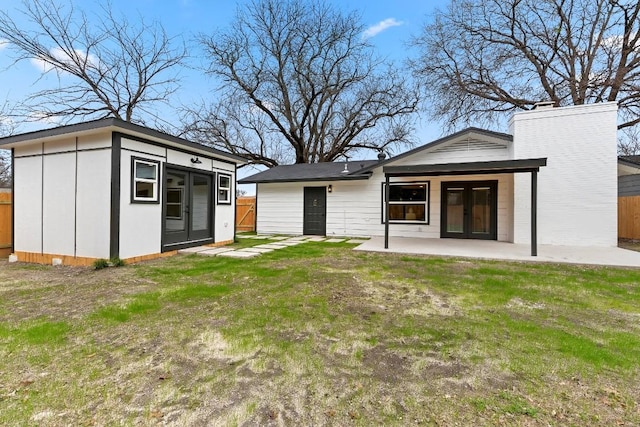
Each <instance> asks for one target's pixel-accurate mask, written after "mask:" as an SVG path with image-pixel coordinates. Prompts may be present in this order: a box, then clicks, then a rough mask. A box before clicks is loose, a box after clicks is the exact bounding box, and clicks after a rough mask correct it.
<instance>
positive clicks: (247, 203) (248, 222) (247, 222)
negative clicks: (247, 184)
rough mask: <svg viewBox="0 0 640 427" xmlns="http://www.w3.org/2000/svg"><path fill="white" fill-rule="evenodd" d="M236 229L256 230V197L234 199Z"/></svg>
mask: <svg viewBox="0 0 640 427" xmlns="http://www.w3.org/2000/svg"><path fill="white" fill-rule="evenodd" d="M236 231H256V198H255V196H252V197H238V198H237V199H236Z"/></svg>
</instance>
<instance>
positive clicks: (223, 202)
mask: <svg viewBox="0 0 640 427" xmlns="http://www.w3.org/2000/svg"><path fill="white" fill-rule="evenodd" d="M222 177H224V178H228V179H229V186H228V187H223V186H222V185H221V183H220V179H221V178H222ZM217 184H218V188H217V191H216V200H217V201H218V204H219V205H230V204H231V188H232V186H233V184H232V183H231V175H227V174H224V173H219V174H218V179H217ZM220 191H226V192H227V200H221V199H220Z"/></svg>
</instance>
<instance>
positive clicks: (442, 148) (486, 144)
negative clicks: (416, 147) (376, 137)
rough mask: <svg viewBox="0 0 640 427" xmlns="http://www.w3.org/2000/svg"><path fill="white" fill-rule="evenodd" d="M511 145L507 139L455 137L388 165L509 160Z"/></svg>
mask: <svg viewBox="0 0 640 427" xmlns="http://www.w3.org/2000/svg"><path fill="white" fill-rule="evenodd" d="M509 145H510V143H507V141H500V142H495V141H488V140H484V139H474V140H471V141H467V140H466V139H455V140H452V141H449V142H446V143H443V144H440V145H438V146H436V147H434V148H432V149H429V148H427V149H424V150H420V151H419V152H417V153H415V154H413V155H411V156H407V157H404V158H402V159H399V160H398V161H394V162H390V163H388V165H393V166H401V165H419V164H426V165H433V164H438V163H463V162H482V161H493V160H507V159H508V158H509Z"/></svg>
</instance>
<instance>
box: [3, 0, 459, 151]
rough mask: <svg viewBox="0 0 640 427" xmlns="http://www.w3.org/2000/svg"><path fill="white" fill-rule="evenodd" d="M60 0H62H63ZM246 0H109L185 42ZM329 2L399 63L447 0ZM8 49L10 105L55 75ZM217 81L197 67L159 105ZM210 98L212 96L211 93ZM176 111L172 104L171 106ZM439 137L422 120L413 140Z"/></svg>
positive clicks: (203, 91)
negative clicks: (353, 16)
mask: <svg viewBox="0 0 640 427" xmlns="http://www.w3.org/2000/svg"><path fill="white" fill-rule="evenodd" d="M62 1H64V0H62ZM73 3H74V5H75V6H76V7H78V8H81V9H83V10H85V12H87V13H88V14H89V16H90V15H91V14H92V13H93V12H96V11H99V10H100V7H101V6H100V5H101V4H102V3H103V2H102V1H97V0H96V1H89V0H84V1H80V0H74V2H73ZM247 3H249V2H248V1H244V0H239V1H238V2H236V1H232V0H213V1H211V0H112V5H113V9H114V10H115V11H117V12H121V13H124V14H126V15H128V16H131V17H135V16H138V15H142V16H143V17H144V18H145V20H146V21H159V22H160V23H162V25H163V26H164V28H165V30H166V31H167V33H168V34H169V35H171V36H180V37H183V38H184V39H185V40H187V41H190V40H192V39H193V37H194V36H195V35H196V34H201V33H205V34H210V33H212V32H213V31H214V30H216V29H219V28H224V27H225V26H227V25H228V24H229V23H230V22H231V20H232V19H233V16H234V15H235V12H236V8H237V7H243V5H246V4H247ZM329 3H331V4H333V5H335V6H336V7H338V8H340V9H342V10H344V11H353V10H355V11H357V12H358V13H359V14H360V15H361V17H362V23H363V24H364V25H365V26H366V27H367V31H366V35H367V36H368V37H369V40H370V42H371V43H372V44H373V45H374V46H375V48H376V50H377V52H378V54H379V55H381V56H383V57H385V58H388V60H390V61H394V60H395V61H401V60H403V59H404V58H405V57H406V56H408V55H409V54H410V52H409V48H408V47H407V41H408V40H409V39H410V37H411V36H412V35H415V34H417V33H418V32H419V31H420V29H421V27H422V25H423V24H424V23H425V22H427V21H428V20H429V19H430V17H431V15H432V14H433V12H434V10H435V8H445V7H446V5H447V3H448V1H447V0H433V1H424V0H395V1H394V0H386V1H383V0H369V1H362V0H360V1H355V0H329ZM17 6H19V2H18V1H17V0H0V8H1V9H2V10H5V11H8V12H9V13H10V14H11V15H12V16H13V17H14V19H19V17H20V15H19V14H18V13H16V11H15V8H16V7H17ZM10 55H11V53H10V50H9V49H8V48H7V46H6V45H2V43H1V41H0V105H2V104H3V103H4V102H5V100H8V101H9V102H10V103H13V102H17V101H19V100H20V99H21V98H22V97H24V96H25V95H27V94H29V93H31V92H33V91H34V88H36V87H38V85H46V84H48V82H50V80H49V81H48V80H47V79H55V75H54V74H50V75H47V76H46V77H45V79H44V80H40V81H38V78H39V77H41V70H39V69H38V68H36V67H35V66H34V65H33V64H32V63H30V62H29V61H23V62H22V63H20V64H18V65H17V66H16V65H12V64H11V59H10ZM216 85H217V83H216V82H214V81H212V80H210V79H209V78H207V77H206V76H203V75H202V72H200V71H185V72H183V73H182V86H181V89H180V91H179V92H178V96H177V98H176V99H175V100H174V101H173V103H174V105H172V106H170V107H169V108H162V111H165V113H164V115H166V116H167V117H166V120H167V121H169V122H171V121H173V122H177V121H178V119H177V118H175V119H173V118H172V117H170V116H171V114H172V108H173V107H179V106H180V104H189V103H190V102H192V101H195V100H199V99H201V98H202V97H207V96H209V93H211V94H212V93H213V90H214V88H215V87H216ZM211 96H213V95H211ZM176 109H177V108H176ZM422 116H424V115H422ZM53 125H54V124H51V123H38V124H36V125H31V126H29V128H28V129H25V128H24V127H22V128H20V129H19V131H25V130H32V129H33V126H35V127H38V128H44V127H51V126H53ZM441 135H442V132H441V129H440V127H439V126H438V125H437V124H433V123H429V122H428V121H427V120H426V119H424V118H422V119H420V120H419V121H418V123H417V132H416V135H415V139H416V140H417V141H418V143H419V144H424V143H426V142H429V141H431V140H433V139H436V138H438V137H439V136H441Z"/></svg>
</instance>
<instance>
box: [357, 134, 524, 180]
mask: <svg viewBox="0 0 640 427" xmlns="http://www.w3.org/2000/svg"><path fill="white" fill-rule="evenodd" d="M467 133H478V134H481V135H486V136H490V137H493V138H498V139H502V140H504V141H506V142H511V141H513V135H509V134H508V133H502V132H495V131H492V130H487V129H481V128H476V127H470V128H466V129H463V130H461V131H458V132H456V133H452V134H451V135H447V136H444V137H442V138H440V139H436V140H435V141H431V142H429V143H427V144H424V145H421V146H419V147H416V148H414V149H413V150H409V151H407V152H405V153H401V154H398V155H397V156H395V157H391V158H389V159H387V160H383V161H382V162H380V163H378V164H376V165H372V166H369V167H367V168H364V169H361V171H362V172H367V171H370V170H372V169H375V168H377V167H378V166H382V165H385V164H387V163H390V162H395V161H396V160H400V159H403V158H405V157H407V156H411V155H413V154H416V153H418V152H420V151H422V150H427V149H432V148H434V147H437V146H438V145H441V144H445V143H447V142H449V141H451V140H453V139H456V138H458V137H460V136H461V135H464V134H467ZM359 172H360V171H359Z"/></svg>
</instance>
